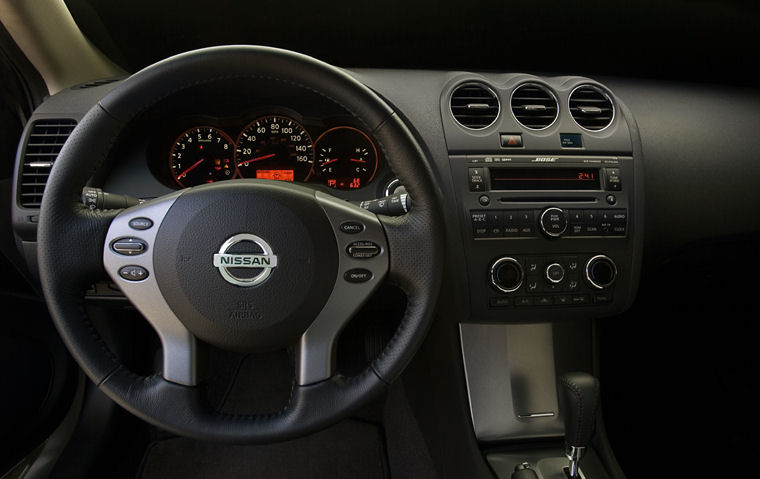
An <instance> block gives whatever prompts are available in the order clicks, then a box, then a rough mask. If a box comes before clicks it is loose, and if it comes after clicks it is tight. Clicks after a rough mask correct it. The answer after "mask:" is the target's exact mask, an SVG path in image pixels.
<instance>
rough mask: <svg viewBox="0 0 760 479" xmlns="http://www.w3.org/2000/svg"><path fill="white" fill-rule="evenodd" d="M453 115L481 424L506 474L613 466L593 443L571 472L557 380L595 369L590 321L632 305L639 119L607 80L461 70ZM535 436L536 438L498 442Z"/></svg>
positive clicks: (472, 398)
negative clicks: (511, 447) (512, 448)
mask: <svg viewBox="0 0 760 479" xmlns="http://www.w3.org/2000/svg"><path fill="white" fill-rule="evenodd" d="M441 115H442V120H443V125H444V134H445V137H446V146H447V148H448V152H449V156H448V162H449V166H450V168H451V174H452V178H453V187H454V191H455V194H456V204H457V210H456V213H455V214H456V216H457V218H458V220H459V226H460V228H459V231H460V234H461V238H462V245H463V251H462V255H463V259H464V263H465V265H466V266H465V271H466V273H465V274H466V275H467V278H466V279H467V285H468V287H469V291H468V293H469V294H468V298H469V315H468V316H467V317H464V318H461V319H460V321H459V323H460V324H459V331H460V340H461V348H462V357H463V361H464V371H465V379H466V382H467V393H468V396H469V406H470V413H471V418H472V425H473V429H474V433H475V436H476V438H477V439H478V440H479V441H480V442H481V443H482V444H483V446H484V449H485V447H486V446H487V447H488V449H489V450H490V451H491V452H490V453H489V454H488V455H487V460H488V462H489V464H490V465H491V468H492V469H493V470H494V472H496V474H497V475H498V477H500V478H502V477H515V476H514V475H512V474H513V471H515V472H514V474H517V475H518V476H520V477H522V476H524V475H526V474H527V475H530V476H531V477H540V478H549V477H557V478H559V477H567V474H572V473H574V474H575V476H572V477H588V478H589V479H591V478H592V477H594V478H598V477H605V475H604V473H603V472H601V473H600V472H594V473H591V472H592V469H594V470H595V471H598V470H601V471H603V470H604V468H601V469H599V468H596V467H594V468H592V463H593V464H596V465H598V463H599V461H597V460H596V459H595V458H596V455H595V452H594V451H593V450H591V451H588V454H587V455H586V457H587V458H588V459H584V461H585V466H584V462H582V461H581V462H579V461H580V457H581V454H580V452H582V451H583V450H584V449H585V443H584V444H583V447H574V448H573V451H574V452H573V453H572V454H570V453H568V455H569V457H572V458H574V460H573V461H570V463H571V464H574V465H573V466H572V467H570V469H568V471H573V472H572V473H568V472H563V469H562V465H563V464H564V465H565V466H567V465H568V462H567V459H566V458H564V455H563V454H564V451H563V447H562V444H563V438H567V437H568V436H569V433H568V430H569V429H568V427H569V426H568V424H571V423H573V421H569V422H568V421H567V419H568V408H567V407H566V406H564V409H563V406H562V405H561V401H560V396H561V395H560V388H559V386H558V384H559V383H560V377H566V374H567V373H570V372H571V371H585V374H586V375H587V376H588V373H593V372H594V371H593V368H594V360H593V345H592V343H593V338H592V336H593V332H592V326H591V325H592V322H591V320H594V319H599V318H609V317H612V316H614V315H616V314H619V313H621V312H623V311H625V310H626V309H627V308H628V307H629V306H630V304H631V303H632V301H633V299H634V297H635V294H636V287H637V283H638V278H639V269H640V262H641V246H642V238H643V234H642V225H643V194H642V192H643V184H642V181H643V173H642V159H641V155H640V148H639V146H638V145H639V139H638V133H637V131H636V128H635V122H634V121H633V120H632V118H631V116H630V113H629V112H628V111H627V109H626V107H625V105H623V104H622V102H620V100H619V99H617V98H616V97H615V96H614V94H613V93H612V92H610V91H609V90H608V89H606V88H605V87H604V86H603V85H601V84H599V83H597V82H594V81H592V80H589V79H586V78H579V77H556V78H545V77H535V76H531V75H497V74H494V75H474V74H463V75H462V76H461V77H456V78H452V80H451V81H450V83H449V84H448V85H447V87H446V88H445V89H444V91H443V94H442V97H441ZM565 402H567V401H565ZM570 429H572V428H570ZM525 441H531V443H533V444H535V447H534V448H532V449H531V448H529V449H525V448H523V449H521V450H520V452H519V453H518V454H516V455H515V454H513V453H511V452H510V453H507V452H504V453H500V452H494V445H498V444H503V443H506V444H516V443H524V442H525ZM568 444H569V443H568ZM575 446H578V445H577V444H575ZM522 461H527V463H526V464H528V463H530V462H531V461H532V464H533V469H532V470H530V471H527V472H525V471H518V470H519V469H521V468H522V469H526V468H527V469H530V467H529V465H524V464H522ZM579 464H580V468H579V467H578V465H579ZM518 472H519V474H518ZM534 474H536V476H533V475H534ZM526 477H527V476H526Z"/></svg>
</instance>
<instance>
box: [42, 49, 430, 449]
mask: <svg viewBox="0 0 760 479" xmlns="http://www.w3.org/2000/svg"><path fill="white" fill-rule="evenodd" d="M229 80H235V81H237V82H241V81H242V82H245V81H261V80H266V81H271V82H275V83H278V84H282V85H287V86H288V88H297V89H305V90H308V91H310V92H312V93H313V94H317V95H321V96H322V97H324V98H325V99H328V100H330V101H332V102H335V103H336V104H338V105H340V106H341V107H342V108H344V109H345V110H346V111H348V112H350V113H351V114H352V115H353V116H354V117H355V119H356V120H357V121H359V122H361V123H362V124H363V125H364V127H365V128H366V129H367V131H370V132H372V133H371V134H372V135H373V136H374V138H375V139H376V140H377V143H378V146H379V147H380V148H382V149H383V151H384V153H385V157H386V158H387V160H388V163H389V164H390V166H391V168H392V170H393V171H394V173H395V174H396V175H397V176H398V177H399V179H400V180H401V182H402V183H403V184H404V185H405V187H406V188H407V190H408V192H409V193H410V196H411V197H413V198H414V206H413V208H412V209H411V210H410V211H409V212H408V213H407V214H405V215H403V216H399V217H388V216H382V215H375V214H372V213H369V212H367V211H365V210H363V209H361V208H359V207H357V206H354V205H352V204H350V203H348V202H346V201H343V200H340V199H337V198H335V197H333V196H331V195H328V194H325V193H322V192H318V191H315V190H313V189H309V188H306V187H303V186H299V185H295V184H288V183H284V182H274V181H268V180H253V179H252V180H232V181H224V182H219V183H214V184H209V185H203V186H197V187H193V188H188V189H184V190H180V191H177V192H175V193H172V194H169V195H166V196H163V197H160V198H157V199H154V200H151V201H148V202H146V203H143V204H141V205H138V206H134V207H131V208H128V209H125V210H90V209H87V208H86V207H85V206H84V205H82V203H81V201H80V199H79V196H80V194H81V191H82V187H83V186H85V184H86V183H87V181H88V179H89V178H91V176H92V175H93V174H94V173H95V172H96V171H97V170H98V169H99V168H100V167H101V166H102V165H103V163H104V161H105V159H106V158H107V157H108V155H109V152H110V151H111V149H112V147H113V145H114V143H115V142H116V140H117V139H118V138H119V135H120V134H121V133H122V131H123V130H124V129H125V128H127V127H129V126H130V125H131V124H132V123H133V122H136V121H139V119H140V115H141V114H143V113H145V112H146V111H148V110H149V109H151V108H152V107H154V106H155V105H157V104H158V103H159V102H161V101H162V100H165V99H167V98H170V97H172V95H175V94H177V93H179V92H183V91H186V90H188V89H190V88H195V87H199V86H204V85H219V84H223V83H224V82H226V81H229ZM433 178H434V176H433V174H432V172H431V169H430V165H429V164H428V160H427V159H426V157H425V155H424V153H423V151H422V149H421V148H420V146H419V145H418V143H417V142H416V140H415V139H414V137H413V135H412V134H411V132H410V131H409V129H408V128H407V127H406V125H405V124H404V122H403V121H402V120H401V119H400V118H399V116H398V114H396V113H395V112H394V111H393V109H392V108H391V107H390V106H389V105H388V104H387V103H386V102H385V101H383V100H382V99H381V98H380V97H379V96H378V95H376V94H375V93H374V92H372V91H371V90H370V89H369V88H367V87H366V86H364V85H363V84H361V83H360V82H358V81H357V80H356V79H354V78H353V77H352V76H350V75H348V74H347V73H345V72H344V71H342V70H340V69H338V68H335V67H332V66H330V65H328V64H326V63H323V62H321V61H318V60H315V59H313V58H310V57H307V56H304V55H301V54H297V53H293V52H289V51H285V50H280V49H274V48H266V47H253V46H228V47H215V48H208V49H202V50H197V51H193V52H189V53H185V54H181V55H177V56H174V57H171V58H169V59H167V60H164V61H161V62H159V63H157V64H155V65H152V66H150V67H148V68H146V69H144V70H142V71H140V72H138V73H136V74H135V75H133V76H131V77H129V78H127V79H126V80H125V81H124V82H123V83H121V84H120V85H119V86H118V87H117V88H115V89H114V90H112V91H111V92H110V93H109V94H108V95H106V96H105V97H104V98H103V99H102V100H101V101H100V102H99V103H98V104H97V105H95V106H94V107H93V108H92V109H91V110H90V111H89V112H88V113H87V114H86V116H85V117H84V118H83V119H82V121H81V122H80V123H79V124H78V126H77V127H76V128H75V129H74V131H73V132H72V134H71V136H70V137H69V139H68V141H67V142H66V144H65V146H64V147H63V149H62V150H61V152H60V154H59V156H58V159H57V161H56V162H55V165H54V167H53V169H52V172H51V175H50V179H49V181H48V184H47V187H46V190H45V195H44V199H43V202H42V206H41V212H40V222H39V229H38V256H39V270H40V277H41V283H42V288H43V291H44V295H45V299H46V301H47V304H48V307H49V310H50V313H51V315H52V317H53V321H54V322H55V325H56V327H57V329H58V330H59V332H60V334H61V336H62V337H63V340H64V342H65V344H66V345H67V347H68V349H69V351H70V352H71V354H72V355H73V357H74V358H75V359H76V361H77V362H78V363H79V365H80V366H81V367H82V369H83V370H84V371H85V372H86V373H87V375H88V376H89V377H90V379H92V381H93V382H94V383H95V384H96V385H98V387H100V389H101V390H103V391H104V392H105V393H106V394H107V395H108V396H109V397H110V398H111V399H113V400H114V401H115V402H117V403H118V404H120V405H121V406H123V407H124V408H126V409H127V410H129V411H130V412H132V413H134V414H135V415H137V416H139V417H140V418H142V419H144V420H146V421H148V422H150V423H152V424H154V425H156V426H159V427H161V428H164V429H166V430H169V431H172V432H174V433H176V434H179V435H184V436H188V437H193V438H197V439H202V440H215V441H225V442H236V443H246V442H247V443H255V442H271V441H278V440H284V439H288V438H292V437H296V436H299V435H303V434H307V433H310V432H314V431H316V430H318V429H320V428H323V427H325V426H327V425H329V424H331V423H333V422H336V421H338V420H339V419H341V418H343V417H346V416H347V415H348V414H350V413H351V412H352V411H354V410H356V409H357V408H358V407H360V406H361V405H362V404H365V403H366V402H367V401H368V400H370V399H371V398H372V397H374V396H376V395H377V394H379V393H381V392H382V391H383V390H384V389H385V388H386V387H387V386H388V384H389V383H390V382H392V381H393V380H394V379H395V378H397V377H398V376H399V374H400V373H401V371H402V370H403V369H404V367H405V366H406V364H407V363H408V362H409V360H410V359H411V357H412V355H413V354H414V352H415V351H416V349H417V348H418V347H419V345H420V344H421V342H422V339H423V337H424V335H425V333H426V331H427V329H428V327H429V324H430V322H431V319H432V316H433V308H434V306H435V303H436V299H437V294H438V289H439V286H440V281H441V270H442V261H443V244H442V243H443V241H442V238H443V233H442V221H441V219H440V214H441V213H440V211H439V210H438V206H437V205H439V204H441V203H440V201H439V200H438V198H439V196H440V192H439V190H438V188H437V186H436V184H435V182H434V181H433ZM109 277H110V278H111V280H112V281H114V282H116V283H117V285H118V286H119V287H120V288H121V289H122V291H123V293H124V294H125V296H126V297H127V298H128V299H129V300H130V301H131V302H132V303H133V305H134V306H135V307H136V308H137V309H138V310H139V311H140V312H141V313H142V315H143V316H144V317H145V319H146V320H147V321H148V322H149V323H150V324H151V325H152V326H153V328H154V329H155V330H156V332H157V333H158V337H159V338H160V340H161V345H162V350H163V366H162V368H163V369H162V371H161V372H160V373H157V374H155V375H152V376H144V375H140V374H136V373H135V372H133V371H131V370H129V369H128V368H127V367H126V366H125V365H124V364H123V363H122V362H121V361H120V359H119V358H118V357H117V356H116V355H115V354H114V353H113V352H112V351H110V349H109V348H108V346H107V345H106V342H105V341H104V340H103V339H102V338H101V337H100V335H99V333H98V332H97V330H96V329H95V327H94V326H93V324H92V323H91V322H90V320H89V319H88V317H87V315H86V313H85V308H84V295H83V291H84V290H85V289H86V287H87V285H90V284H92V283H94V282H96V281H99V280H103V279H107V278H109ZM383 281H390V282H392V283H394V284H396V285H397V286H398V287H399V288H400V289H402V290H403V291H404V293H405V294H406V296H407V304H406V309H405V311H404V315H403V319H402V320H401V322H400V325H399V326H398V329H397V330H396V331H395V333H394V334H393V336H392V338H391V339H390V341H389V342H388V344H387V346H386V347H385V349H384V350H383V351H382V353H381V354H380V355H379V356H378V357H377V358H375V359H374V360H373V361H372V362H371V364H370V365H369V366H368V367H367V368H366V369H365V370H364V371H363V372H361V373H359V374H357V375H355V376H351V377H344V376H342V375H340V374H338V373H337V372H336V369H335V343H336V340H337V337H338V335H339V333H340V332H341V330H342V328H343V326H344V325H345V324H346V322H347V321H348V320H349V319H350V318H351V317H352V315H353V314H354V313H355V312H356V311H357V310H358V309H359V307H360V306H361V305H362V304H363V303H364V302H365V301H366V300H367V299H368V298H369V296H370V295H371V294H372V293H373V292H374V291H375V290H376V288H377V286H378V285H379V284H380V283H381V282H383ZM200 341H203V342H206V343H209V344H212V345H214V346H215V347H218V348H222V349H225V350H232V351H267V350H271V349H275V348H284V347H290V346H292V347H294V348H295V351H296V361H295V362H296V374H295V380H294V384H293V388H292V392H291V395H290V399H289V401H288V403H287V406H285V407H284V409H283V410H281V411H280V412H278V413H276V414H269V415H246V416H243V415H231V414H223V413H221V412H218V411H215V410H214V409H213V408H212V407H211V406H209V405H208V404H206V402H205V401H204V399H203V395H202V394H201V389H202V387H203V381H202V378H201V377H200V375H199V373H198V371H199V362H200V360H199V358H198V355H197V351H198V347H199V342H200Z"/></svg>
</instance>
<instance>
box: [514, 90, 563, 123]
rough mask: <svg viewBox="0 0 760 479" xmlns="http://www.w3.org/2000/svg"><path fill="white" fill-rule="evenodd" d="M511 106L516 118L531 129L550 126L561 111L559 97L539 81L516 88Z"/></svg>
mask: <svg viewBox="0 0 760 479" xmlns="http://www.w3.org/2000/svg"><path fill="white" fill-rule="evenodd" d="M510 106H511V107H512V114H513V115H515V119H516V120H517V121H518V122H519V123H520V124H521V125H522V126H524V127H525V128H528V129H531V130H543V129H545V128H548V127H550V126H551V125H552V124H553V123H554V122H555V121H556V120H557V113H558V111H559V106H558V105H557V98H556V97H555V96H554V94H553V93H552V92H551V91H550V90H549V89H548V88H547V87H545V86H543V85H540V84H538V83H524V84H522V85H520V86H518V87H517V88H515V91H513V92H512V99H511V100H510Z"/></svg>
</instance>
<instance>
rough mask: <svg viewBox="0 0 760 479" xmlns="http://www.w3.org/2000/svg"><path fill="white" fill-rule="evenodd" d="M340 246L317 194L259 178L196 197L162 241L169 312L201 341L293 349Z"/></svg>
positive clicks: (175, 212)
mask: <svg viewBox="0 0 760 479" xmlns="http://www.w3.org/2000/svg"><path fill="white" fill-rule="evenodd" d="M336 251H337V247H336V245H335V237H334V234H333V231H332V228H331V227H330V224H329V221H328V219H327V217H326V215H325V213H324V211H323V210H322V209H321V207H320V206H319V204H318V203H317V201H316V200H315V197H314V194H313V192H311V191H310V190H307V189H305V188H299V187H295V186H293V185H284V184H277V183H272V182H260V181H256V180H250V181H236V182H234V183H232V184H230V183H218V184H213V185H208V186H202V187H197V188H193V189H190V190H187V191H186V192H185V193H183V194H182V195H180V196H179V197H178V198H177V200H176V201H175V203H174V204H173V205H172V207H171V209H170V210H169V211H168V213H167V215H166V217H165V218H164V221H163V222H162V224H161V227H160V229H159V231H158V234H157V236H156V243H155V248H154V251H153V261H154V264H155V275H156V280H157V282H158V285H159V288H160V289H161V292H162V294H163V296H164V298H165V299H166V301H167V303H168V304H169V306H170V307H171V308H172V310H173V311H174V312H175V314H176V315H177V317H178V318H181V320H182V322H183V323H184V324H185V326H186V327H187V328H188V329H189V330H190V331H192V332H193V333H194V334H195V335H196V336H198V337H199V338H201V339H203V340H204V341H207V342H209V343H211V344H214V345H217V346H219V347H224V348H228V349H234V350H239V351H251V350H263V349H270V348H275V347H281V346H284V345H287V344H292V343H293V342H294V341H295V340H296V339H297V338H298V337H299V336H300V335H301V334H302V333H303V332H304V331H305V330H306V328H307V327H308V326H309V324H310V322H311V320H312V319H313V318H315V317H316V316H317V314H318V313H319V311H320V310H321V309H322V307H323V306H324V304H325V302H326V300H327V298H328V296H329V295H330V292H331V291H332V287H333V283H334V281H335V277H336V271H337V263H338V260H337V254H336Z"/></svg>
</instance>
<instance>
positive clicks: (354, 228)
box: [340, 221, 364, 235]
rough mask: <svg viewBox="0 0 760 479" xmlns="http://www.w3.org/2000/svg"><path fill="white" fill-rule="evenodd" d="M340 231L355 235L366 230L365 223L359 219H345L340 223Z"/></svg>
mask: <svg viewBox="0 0 760 479" xmlns="http://www.w3.org/2000/svg"><path fill="white" fill-rule="evenodd" d="M340 231H341V232H342V233H346V234H349V235H355V234H357V233H361V232H362V231H364V225H363V224H361V223H359V222H358V221H344V222H343V223H341V224H340Z"/></svg>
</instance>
